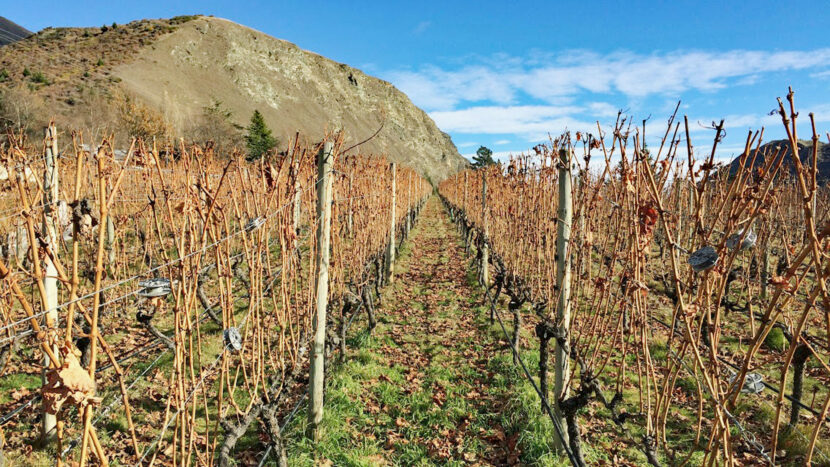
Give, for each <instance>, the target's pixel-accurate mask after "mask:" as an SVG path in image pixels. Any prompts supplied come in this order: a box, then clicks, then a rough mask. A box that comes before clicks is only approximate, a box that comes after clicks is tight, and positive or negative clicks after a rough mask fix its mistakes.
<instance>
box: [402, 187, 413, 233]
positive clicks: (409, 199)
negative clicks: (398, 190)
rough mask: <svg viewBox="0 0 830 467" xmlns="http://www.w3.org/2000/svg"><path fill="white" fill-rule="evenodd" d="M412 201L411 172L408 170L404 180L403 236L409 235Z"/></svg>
mask: <svg viewBox="0 0 830 467" xmlns="http://www.w3.org/2000/svg"><path fill="white" fill-rule="evenodd" d="M411 203H412V172H409V175H408V176H407V181H406V234H405V235H404V238H407V237H409V231H410V230H411V229H412V211H411V208H410V206H409V205H410V204H411Z"/></svg>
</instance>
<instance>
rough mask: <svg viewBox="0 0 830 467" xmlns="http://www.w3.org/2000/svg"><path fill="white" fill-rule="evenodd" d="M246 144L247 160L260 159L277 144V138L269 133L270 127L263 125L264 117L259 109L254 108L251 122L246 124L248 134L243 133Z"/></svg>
mask: <svg viewBox="0 0 830 467" xmlns="http://www.w3.org/2000/svg"><path fill="white" fill-rule="evenodd" d="M245 142H246V143H247V144H248V160H249V161H252V160H256V159H260V158H261V157H262V156H263V155H264V154H265V153H267V152H268V151H270V150H271V149H273V148H274V147H275V146H276V145H277V139H276V138H274V136H273V135H272V134H271V129H270V128H268V126H267V125H265V119H264V118H263V117H262V114H261V113H259V110H254V114H253V115H252V116H251V124H250V125H248V134H247V135H245Z"/></svg>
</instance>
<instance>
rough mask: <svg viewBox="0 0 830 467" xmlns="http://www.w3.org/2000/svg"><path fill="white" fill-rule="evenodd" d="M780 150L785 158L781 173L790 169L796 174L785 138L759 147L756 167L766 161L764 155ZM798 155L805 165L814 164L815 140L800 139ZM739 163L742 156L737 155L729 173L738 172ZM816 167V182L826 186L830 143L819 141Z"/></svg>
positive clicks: (787, 141) (828, 176)
mask: <svg viewBox="0 0 830 467" xmlns="http://www.w3.org/2000/svg"><path fill="white" fill-rule="evenodd" d="M779 151H781V153H782V154H783V158H784V161H783V167H782V169H781V173H785V171H787V170H788V171H789V172H790V173H792V174H795V166H794V165H793V160H792V157H791V156H790V142H789V140H785V139H781V140H776V141H770V142H769V143H766V144H764V145H762V146H761V147H760V148H759V151H758V157H757V158H756V159H755V164H754V167H757V168H761V167H763V166H764V163H765V162H764V161H765V157H764V156H765V155H766V156H768V157H773V156H775V155H777V154H778V153H779ZM798 155H799V158H800V159H801V163H802V164H804V165H805V166H810V165H812V160H813V142H812V141H804V140H799V141H798ZM739 164H740V157H736V158H735V159H733V160H732V162H731V163H730V165H729V173H730V174H735V173H737V171H738V167H739ZM816 169H818V173H817V175H816V182H817V183H818V185H820V186H824V185H827V184H828V183H830V145H828V144H824V143H821V142H819V143H818V158H817V162H816Z"/></svg>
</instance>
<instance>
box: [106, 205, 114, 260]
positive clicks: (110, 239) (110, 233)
mask: <svg viewBox="0 0 830 467" xmlns="http://www.w3.org/2000/svg"><path fill="white" fill-rule="evenodd" d="M107 263H108V264H109V267H110V270H111V271H114V270H115V224H114V223H113V222H112V216H109V217H107Z"/></svg>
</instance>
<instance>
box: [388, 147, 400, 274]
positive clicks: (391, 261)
mask: <svg viewBox="0 0 830 467" xmlns="http://www.w3.org/2000/svg"><path fill="white" fill-rule="evenodd" d="M397 168H398V165H397V164H396V163H394V162H393V163H392V164H391V169H392V216H391V221H390V226H389V250H387V252H386V283H387V284H391V283H392V282H394V281H395V178H396V173H397Z"/></svg>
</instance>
